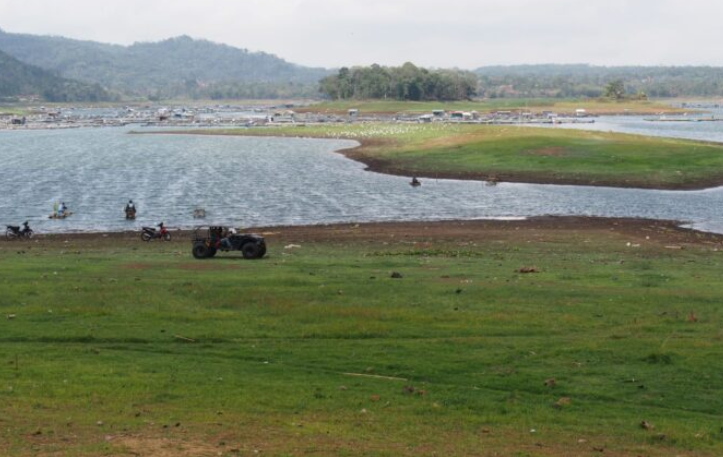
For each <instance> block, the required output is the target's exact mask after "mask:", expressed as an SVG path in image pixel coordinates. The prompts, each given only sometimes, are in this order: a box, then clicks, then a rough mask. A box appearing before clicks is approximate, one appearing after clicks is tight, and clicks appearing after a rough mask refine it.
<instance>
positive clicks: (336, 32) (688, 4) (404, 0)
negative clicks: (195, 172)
mask: <svg viewBox="0 0 723 457" xmlns="http://www.w3.org/2000/svg"><path fill="white" fill-rule="evenodd" d="M721 21H723V1H721V0H686V1H680V0H56V1H50V0H0V28H2V29H4V30H5V31H9V32H22V33H32V34H44V35H62V36H67V37H72V38H79V39H88V40H97V41H104V42H111V43H119V44H130V43H133V42H135V41H156V40H160V39H164V38H168V37H172V36H177V35H182V34H186V35H190V36H192V37H194V38H206V39H209V40H212V41H217V42H222V43H227V44H230V45H233V46H238V47H243V48H247V49H250V50H253V51H265V52H270V53H273V54H276V55H278V56H280V57H283V58H285V59H287V60H290V61H292V62H296V63H300V64H304V65H313V66H325V67H338V66H342V65H362V64H371V63H380V64H384V65H396V64H400V63H403V62H405V61H412V62H414V63H417V64H419V65H424V66H433V67H460V68H470V69H471V68H475V67H478V66H483V65H495V64H517V63H549V62H554V63H593V64H602V65H624V64H640V65H657V64H673V65H689V64H708V65H723V52H721V44H723V25H722V23H721Z"/></svg>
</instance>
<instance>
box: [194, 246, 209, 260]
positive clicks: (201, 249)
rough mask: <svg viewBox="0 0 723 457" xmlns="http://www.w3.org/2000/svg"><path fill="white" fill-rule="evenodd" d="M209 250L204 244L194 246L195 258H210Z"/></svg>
mask: <svg viewBox="0 0 723 457" xmlns="http://www.w3.org/2000/svg"><path fill="white" fill-rule="evenodd" d="M209 250H210V249H209V248H207V247H206V245H205V244H203V243H198V244H194V245H193V250H192V251H191V252H193V256H194V257H195V258H197V259H205V258H206V257H209V255H208V253H209Z"/></svg>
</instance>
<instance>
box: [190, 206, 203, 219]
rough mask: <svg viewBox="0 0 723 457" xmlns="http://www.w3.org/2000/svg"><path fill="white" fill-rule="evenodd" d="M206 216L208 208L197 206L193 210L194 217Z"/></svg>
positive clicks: (201, 217)
mask: <svg viewBox="0 0 723 457" xmlns="http://www.w3.org/2000/svg"><path fill="white" fill-rule="evenodd" d="M205 217H206V210H205V209H203V208H196V209H194V210H193V218H194V219H204V218H205Z"/></svg>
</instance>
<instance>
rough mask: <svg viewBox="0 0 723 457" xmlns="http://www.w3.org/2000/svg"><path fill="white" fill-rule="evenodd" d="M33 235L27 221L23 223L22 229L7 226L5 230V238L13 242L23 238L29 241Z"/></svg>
mask: <svg viewBox="0 0 723 457" xmlns="http://www.w3.org/2000/svg"><path fill="white" fill-rule="evenodd" d="M33 234H34V233H33V230H32V229H31V228H30V225H29V224H28V221H25V222H24V223H23V226H22V227H18V226H15V225H8V226H7V230H6V231H5V238H7V239H8V240H15V239H18V238H21V239H22V238H25V239H27V240H29V239H30V238H32V237H33Z"/></svg>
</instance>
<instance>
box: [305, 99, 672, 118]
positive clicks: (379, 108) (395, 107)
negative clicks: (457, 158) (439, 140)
mask: <svg viewBox="0 0 723 457" xmlns="http://www.w3.org/2000/svg"><path fill="white" fill-rule="evenodd" d="M351 108H354V109H358V110H359V112H360V113H361V114H362V115H363V114H369V113H377V114H395V113H429V112H431V111H432V110H435V109H444V110H447V111H478V112H480V113H485V112H490V111H497V110H531V111H538V112H539V111H543V110H552V111H557V112H560V113H574V112H575V110H576V109H578V108H582V109H586V110H587V111H588V112H589V113H593V114H625V113H646V114H654V113H671V112H678V111H680V110H679V109H675V108H672V107H671V106H670V105H669V104H667V103H664V102H661V101H636V100H628V101H623V102H617V101H612V100H610V101H608V100H604V99H586V100H575V99H555V98H532V99H525V98H498V99H487V100H479V101H455V102H409V101H398V100H340V101H327V102H321V103H318V104H314V105H311V106H310V107H308V108H304V109H301V110H300V111H302V112H304V111H310V112H319V113H323V112H333V113H342V114H346V112H347V110H349V109H351Z"/></svg>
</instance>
